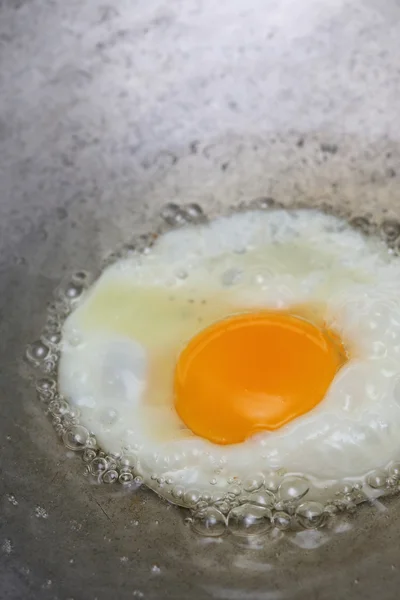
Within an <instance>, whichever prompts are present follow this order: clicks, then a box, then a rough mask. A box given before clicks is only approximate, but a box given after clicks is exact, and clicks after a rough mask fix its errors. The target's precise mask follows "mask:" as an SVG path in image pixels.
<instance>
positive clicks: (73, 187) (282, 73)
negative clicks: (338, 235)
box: [0, 0, 400, 600]
mask: <svg viewBox="0 0 400 600" xmlns="http://www.w3.org/2000/svg"><path fill="white" fill-rule="evenodd" d="M399 32H400V5H399V3H398V1H397V0H388V1H387V2H385V3H382V2H380V1H379V0H348V1H347V0H325V1H324V2H321V1H320V0H303V2H298V1H297V0H271V1H270V2H268V3H266V2H264V1H263V0H250V1H248V2H244V1H243V0H230V1H228V0H224V1H221V2H219V3H215V2H213V1H212V0H202V1H201V0H188V1H186V2H184V1H183V0H171V1H169V2H166V1H165V0H147V1H146V2H135V3H133V2H130V1H129V0H118V1H117V2H113V3H109V4H105V3H100V2H96V1H95V0H87V1H86V2H80V1H79V2H78V1H77V0H71V1H70V2H68V3H67V2H63V0H0V217H1V218H0V276H1V282H0V317H1V321H0V448H1V455H0V461H1V470H2V473H1V480H0V492H1V494H0V503H1V509H0V518H1V528H0V573H1V579H0V597H1V598H7V599H10V600H19V599H23V598H32V599H36V598H40V599H42V598H43V599H47V598H48V599H52V600H56V599H57V600H68V599H69V600H71V599H73V600H80V599H84V600H86V599H87V600H95V599H96V598H97V600H108V599H109V598H113V597H115V598H121V599H123V600H124V599H125V598H126V599H128V598H145V599H146V600H147V599H149V600H155V599H158V598H161V599H164V598H165V599H171V600H179V599H187V598H193V599H194V600H203V599H207V598H221V599H228V598H229V599H232V600H235V599H238V600H239V599H240V600H242V599H243V600H244V599H246V600H275V599H277V600H278V599H279V600H280V599H285V598H288V599H293V600H295V599H298V598H299V599H300V598H308V599H314V598H315V599H320V600H336V599H337V598H355V599H357V598H359V599H361V598H362V599H375V598H376V597H379V598H382V600H387V599H391V598H397V597H398V587H399V584H400V555H399V551H398V540H399V535H400V500H398V499H397V500H396V499H394V500H392V501H391V502H388V501H385V503H384V504H382V505H379V506H378V508H377V507H376V506H375V507H365V508H364V509H363V510H361V511H360V513H359V514H357V515H356V516H354V517H349V519H348V520H347V522H346V523H345V524H342V526H341V532H333V531H332V530H331V529H329V530H326V531H324V530H323V531H321V532H315V533H311V534H307V532H305V533H302V534H297V535H296V536H286V537H281V536H276V537H275V538H272V539H269V540H268V542H267V543H265V544H262V545H257V544H254V543H250V542H244V541H238V540H235V539H234V538H230V539H223V540H222V541H221V540H214V541H212V540H207V539H202V538H198V537H197V536H196V535H194V534H193V533H192V532H191V530H190V529H189V528H188V527H187V526H186V525H185V524H184V516H185V514H184V513H183V511H181V510H180V509H177V508H175V507H173V506H167V505H166V504H165V503H164V502H162V501H161V500H159V499H158V498H157V497H156V496H155V495H154V494H152V493H150V492H148V493H147V492H146V491H143V490H141V491H139V492H137V493H136V494H130V493H126V492H124V491H123V490H122V489H121V487H117V486H109V487H107V486H105V485H103V486H93V485H90V484H89V482H88V481H87V480H86V479H85V478H84V477H83V475H82V471H83V466H82V463H81V462H80V460H79V459H78V458H77V457H74V456H73V457H71V456H69V455H68V454H67V453H66V451H65V448H64V447H62V446H61V444H60V443H59V442H58V441H57V439H56V436H55V434H54V432H53V430H52V428H51V425H50V423H49V422H48V421H47V419H46V418H45V416H44V414H43V411H42V408H41V407H40V406H38V403H37V401H36V399H35V395H34V392H33V390H32V388H31V386H30V384H29V381H27V380H26V377H25V372H24V367H23V365H22V364H21V361H20V360H19V357H20V356H21V354H22V352H23V348H24V345H25V344H26V343H27V342H28V341H30V340H32V339H34V338H35V337H36V336H37V335H38V333H39V331H40V327H41V325H42V323H43V319H44V307H45V305H46V302H47V301H48V300H49V298H50V295H51V292H52V290H53V288H54V287H55V286H56V285H57V283H58V282H59V280H60V279H61V278H62V276H63V275H64V274H65V273H68V272H70V271H71V270H72V269H75V268H77V267H86V268H89V269H90V268H95V267H96V266H97V265H98V264H99V262H100V260H101V258H102V257H103V256H104V255H105V254H106V253H107V251H108V250H110V249H112V248H113V247H114V246H115V245H116V244H118V243H120V242H121V241H123V240H125V239H127V238H128V237H129V236H130V235H131V234H132V233H133V232H136V231H139V230H141V229H143V228H146V224H147V223H151V218H152V216H153V215H154V214H155V213H156V212H157V210H158V209H159V207H160V206H161V205H162V204H163V203H165V202H167V201H171V200H178V201H181V202H189V201H190V202H192V201H198V202H201V203H202V204H203V205H204V206H205V207H206V208H208V209H209V210H211V211H216V210H218V206H219V205H221V204H222V205H223V204H224V203H225V204H226V203H228V204H231V203H236V202H240V201H242V200H248V199H250V198H252V197H255V196H259V195H270V196H271V195H272V196H274V197H276V198H277V199H279V200H281V201H283V202H286V201H290V199H291V198H293V197H296V198H297V199H303V200H307V202H309V203H310V204H317V203H318V202H321V201H322V202H323V201H326V202H330V203H331V202H336V203H343V204H350V205H352V206H353V207H354V210H355V212H357V211H358V212H362V213H364V212H368V211H371V212H373V214H375V215H379V214H382V213H383V212H385V211H386V214H390V215H396V214H398V212H399V180H400V164H399V158H400V148H399V143H400V114H399V108H398V99H399V92H400V85H399V83H400V73H399V62H398V56H399V51H400V35H399ZM110 488H111V489H110Z"/></svg>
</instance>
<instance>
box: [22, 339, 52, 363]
mask: <svg viewBox="0 0 400 600" xmlns="http://www.w3.org/2000/svg"><path fill="white" fill-rule="evenodd" d="M49 353H50V348H49V347H48V346H46V344H45V343H44V342H42V341H40V340H37V341H36V342H33V343H32V344H30V345H29V346H28V347H27V349H26V354H25V355H26V358H27V359H28V360H29V361H30V362H32V363H34V364H37V363H38V362H40V361H43V360H45V359H46V357H47V356H48V355H49Z"/></svg>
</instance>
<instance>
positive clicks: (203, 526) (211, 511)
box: [192, 506, 226, 537]
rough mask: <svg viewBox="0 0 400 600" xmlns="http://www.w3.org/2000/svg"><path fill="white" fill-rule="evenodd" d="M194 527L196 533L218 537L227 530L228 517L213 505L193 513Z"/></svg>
mask: <svg viewBox="0 0 400 600" xmlns="http://www.w3.org/2000/svg"><path fill="white" fill-rule="evenodd" d="M192 528H193V530H194V531H195V532H196V533H199V534H200V535H204V536H207V537H218V536H220V535H222V534H223V533H224V532H225V530H226V518H225V516H224V515H223V514H222V513H221V511H219V510H218V509H216V508H214V507H213V506H210V507H207V508H205V509H204V510H201V511H197V512H195V513H194V514H193V518H192Z"/></svg>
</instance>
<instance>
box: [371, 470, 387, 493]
mask: <svg viewBox="0 0 400 600" xmlns="http://www.w3.org/2000/svg"><path fill="white" fill-rule="evenodd" d="M386 479H387V474H386V473H385V471H374V472H373V473H370V474H369V475H368V477H367V483H368V485H369V486H370V487H372V488H374V489H378V488H383V487H385V485H386Z"/></svg>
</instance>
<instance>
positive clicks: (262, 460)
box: [59, 210, 400, 504]
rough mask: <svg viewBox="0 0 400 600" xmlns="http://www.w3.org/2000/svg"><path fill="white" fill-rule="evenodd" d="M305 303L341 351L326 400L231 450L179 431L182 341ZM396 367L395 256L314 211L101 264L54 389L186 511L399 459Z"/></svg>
mask: <svg viewBox="0 0 400 600" xmlns="http://www.w3.org/2000/svg"><path fill="white" fill-rule="evenodd" d="M307 302H309V303H315V302H318V303H322V304H323V306H324V307H325V309H324V310H325V313H324V318H325V320H326V322H327V324H328V326H329V327H331V328H333V329H334V330H336V331H337V332H338V333H339V334H340V336H341V338H342V340H343V341H344V343H345V344H346V346H347V347H348V349H349V352H350V360H349V361H348V362H347V364H346V365H345V366H344V367H343V368H342V369H341V370H340V371H339V372H338V374H337V376H336V377H335V379H334V381H333V382H332V385H331V387H330V389H329V391H328V393H327V395H326V397H325V399H324V400H323V401H322V402H321V403H320V404H319V405H318V406H317V407H316V408H315V409H314V410H312V411H310V412H309V413H307V414H305V415H303V416H302V417H299V418H297V419H295V420H294V421H292V422H290V423H289V424H287V425H286V426H285V427H283V428H281V429H279V430H277V431H273V432H263V433H260V434H258V435H257V436H255V437H253V438H251V439H248V440H246V441H245V442H243V443H240V444H235V445H231V446H219V445H216V444H213V443H211V442H209V441H207V440H205V439H202V438H200V437H197V436H195V435H193V434H192V433H191V432H190V431H188V430H187V429H186V428H185V426H184V424H183V423H182V422H181V421H180V419H179V418H178V416H177V414H176V413H175V410H174V399H173V387H172V381H173V372H174V366H175V362H176V360H177V357H178V355H179V351H180V350H181V349H182V348H183V347H184V346H185V344H186V343H187V342H188V340H189V339H190V338H191V337H192V336H193V335H195V334H196V333H197V332H198V331H199V330H201V329H203V328H204V327H206V326H207V325H209V324H211V323H212V322H214V321H216V320H218V319H220V318H223V317H226V316H228V315H230V314H233V313H236V312H241V311H244V310H252V309H254V308H285V307H290V306H295V305H299V304H301V303H307ZM399 359H400V261H399V259H397V258H393V257H390V256H389V255H388V253H387V250H386V249H385V248H384V247H383V245H381V244H380V243H379V242H377V241H372V240H370V239H367V238H365V237H363V236H362V235H361V234H360V233H358V232H356V231H354V230H353V229H351V228H350V227H349V226H348V225H347V224H346V223H345V222H343V221H341V220H339V219H336V218H334V217H331V216H327V215H324V214H322V213H319V212H317V211H293V212H288V211H281V210H277V211H273V212H260V211H252V212H247V213H241V214H235V215H233V216H230V217H221V218H219V219H216V220H214V221H212V222H211V223H209V224H204V225H201V226H192V227H187V228H183V229H181V230H176V231H172V232H169V233H167V234H165V235H163V236H161V237H160V238H159V239H158V241H157V242H156V244H155V245H154V247H153V248H152V250H151V252H150V253H149V254H146V255H139V254H138V255H134V256H131V257H129V258H125V259H122V260H121V261H119V262H117V263H116V264H115V265H113V266H111V267H109V268H108V269H106V270H105V271H104V273H103V274H102V275H101V277H100V278H99V280H98V281H97V282H96V283H95V285H94V286H93V287H92V288H91V289H90V290H89V291H88V293H87V294H86V296H85V297H84V299H83V301H82V302H81V303H80V305H79V306H78V308H77V309H76V310H75V311H74V312H73V313H72V315H71V316H70V317H69V318H68V319H67V321H66V323H65V326H64V331H63V341H62V355H61V361H60V368H59V385H60V390H61V392H62V394H64V395H65V396H66V397H67V398H68V399H69V401H70V402H71V403H72V404H74V405H77V406H78V407H79V409H80V412H81V423H82V424H84V425H85V426H86V427H88V429H89V430H90V431H91V432H93V433H94V435H95V436H96V438H97V440H98V441H99V443H100V444H101V446H102V447H103V448H104V449H105V450H106V451H107V452H111V453H115V454H123V453H125V454H126V453H128V454H129V456H131V457H132V460H133V462H134V466H135V469H136V471H137V473H139V474H141V475H142V476H143V478H144V479H145V481H146V482H147V483H149V485H153V483H152V482H154V481H155V480H156V479H157V480H158V481H161V482H162V485H161V486H159V487H158V489H157V491H158V492H159V493H161V494H163V495H165V496H166V497H169V498H170V497H171V494H172V496H174V494H175V500H176V501H177V502H179V503H182V504H185V501H184V500H182V494H183V493H186V494H189V495H190V493H191V490H196V491H197V492H202V493H209V494H214V495H215V494H218V491H219V490H222V489H225V488H226V486H227V485H228V482H232V481H235V480H241V481H244V480H246V479H249V478H250V479H251V477H254V476H255V477H258V476H260V477H267V476H268V474H270V473H271V472H276V471H277V470H279V472H287V473H302V474H305V475H308V476H310V477H312V478H314V479H315V480H316V481H317V482H319V483H320V485H321V487H323V486H326V485H328V484H329V485H332V484H336V483H338V482H343V481H345V480H346V479H348V478H353V479H357V478H360V477H363V476H364V475H365V474H366V473H368V472H369V471H371V470H372V469H376V468H378V467H383V466H385V465H387V464H388V463H389V462H390V461H391V460H393V459H396V458H400V406H399V401H400V361H399ZM177 490H181V491H180V492H177Z"/></svg>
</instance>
